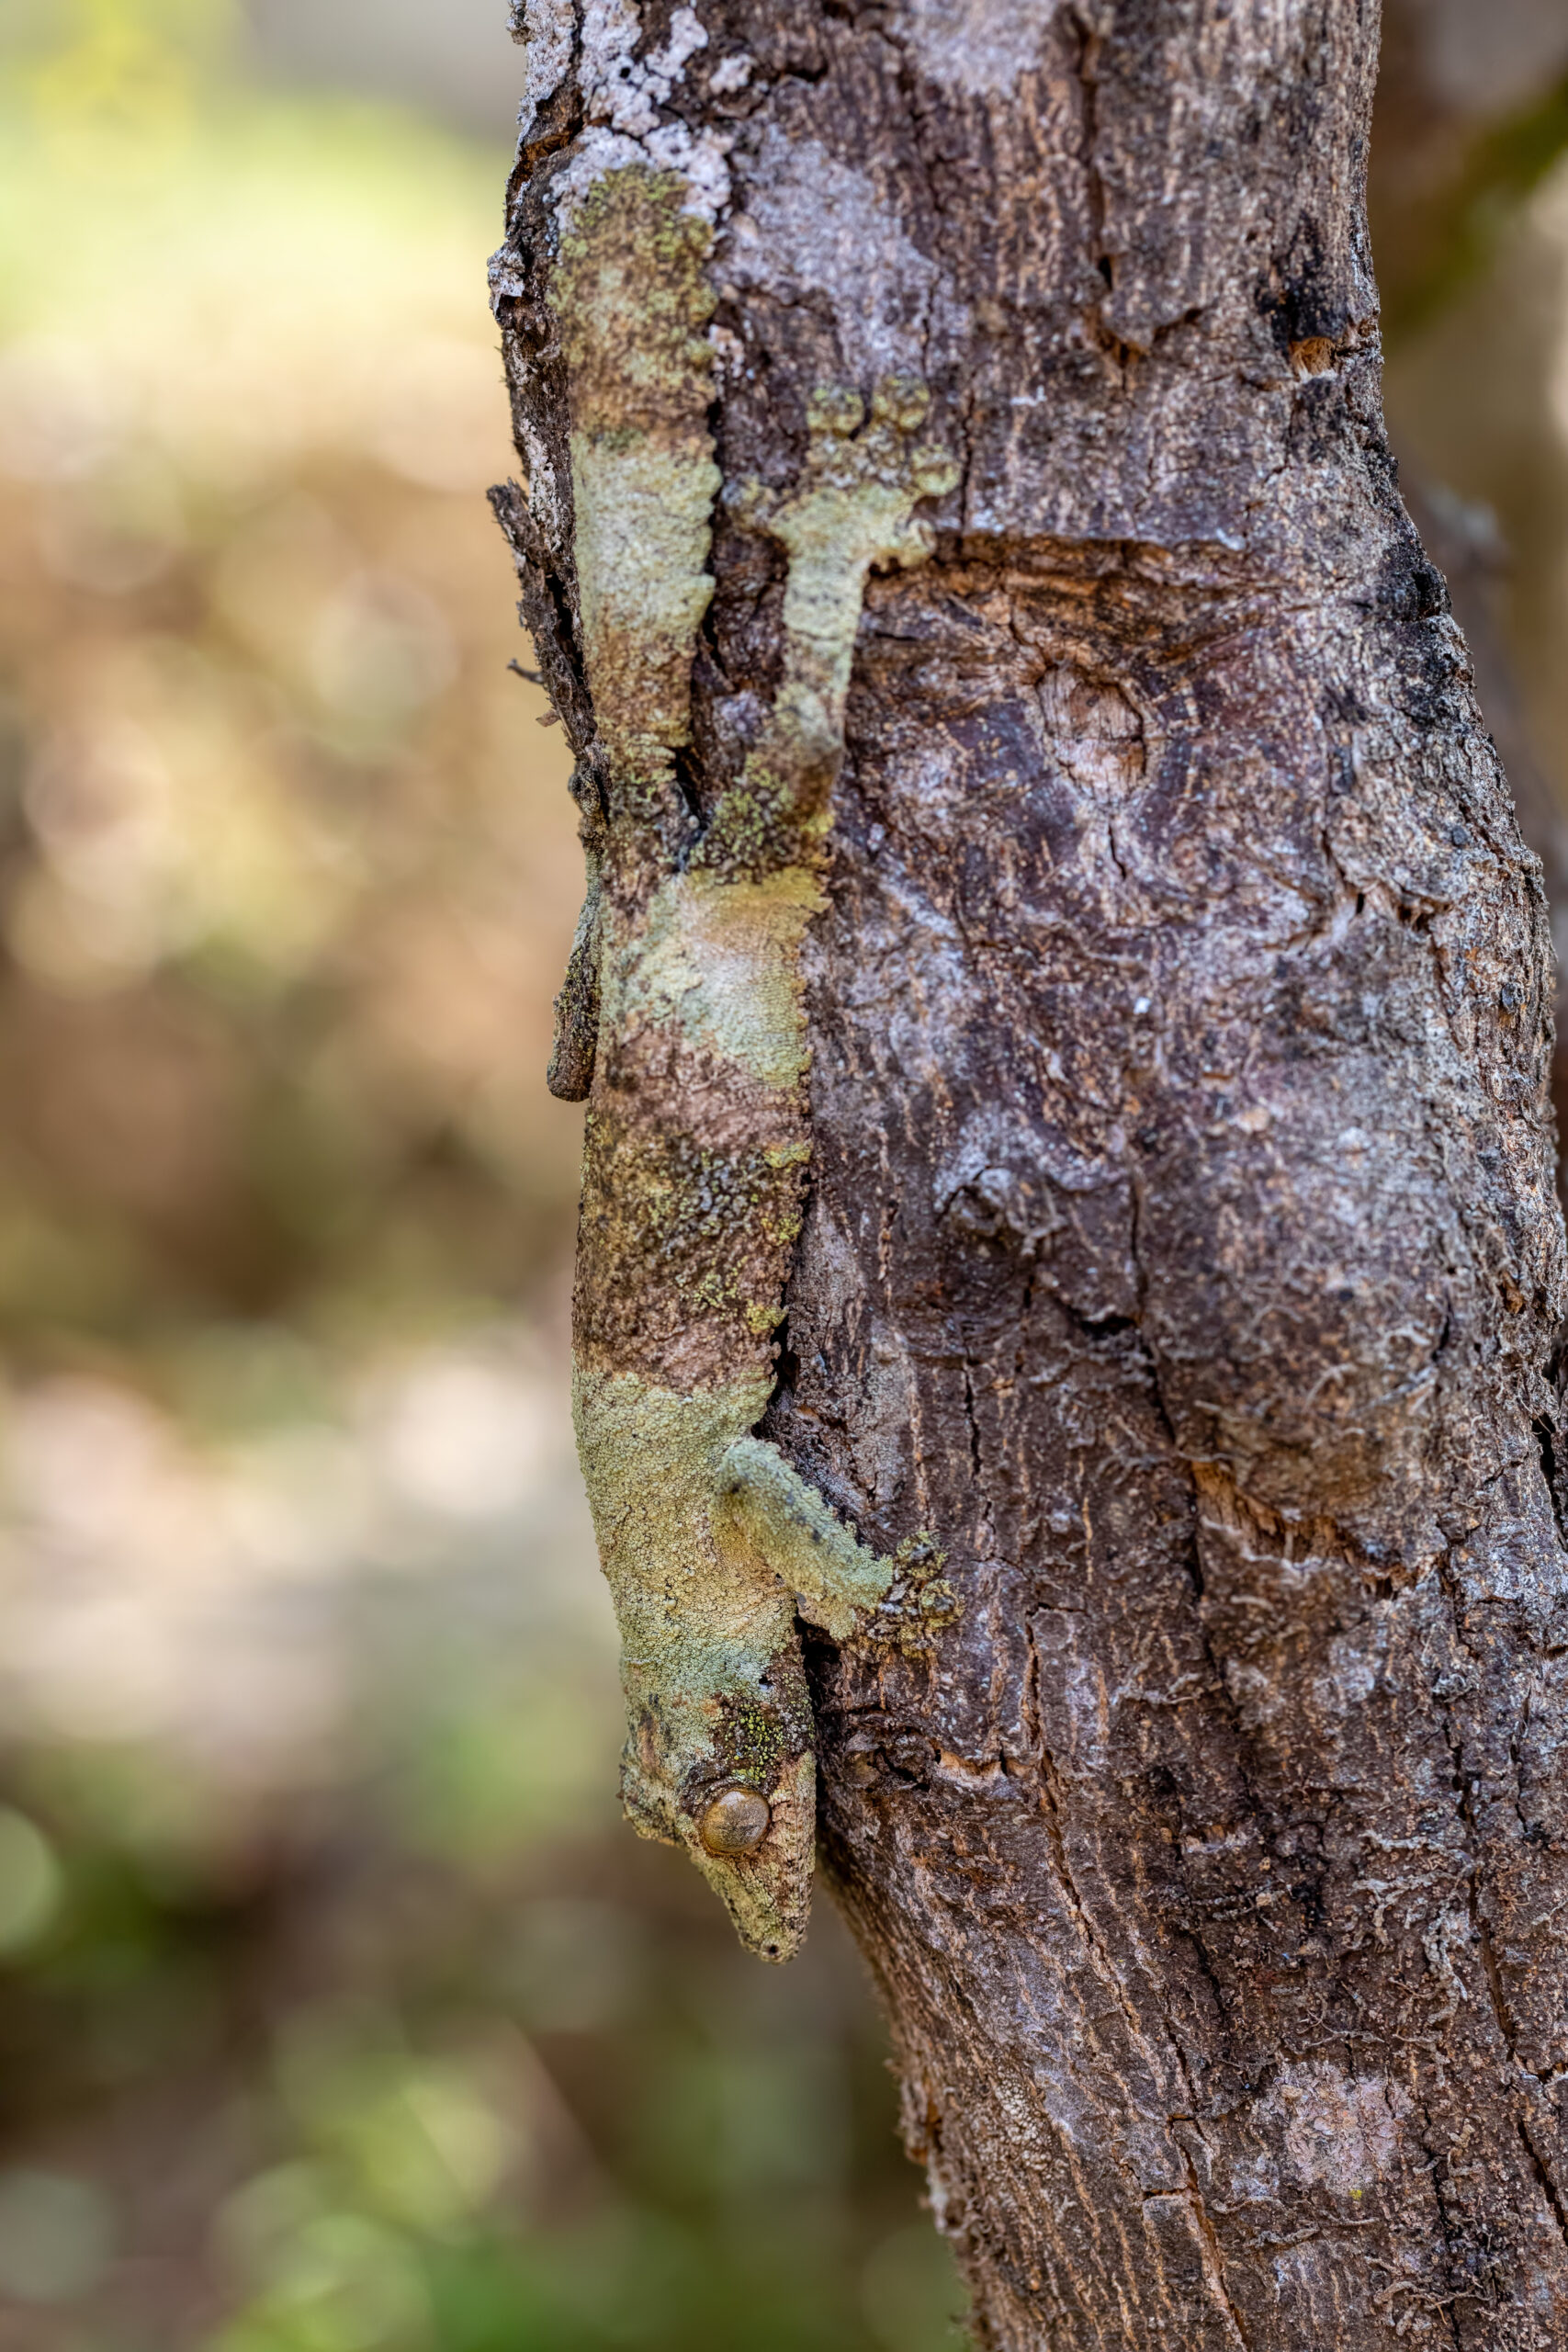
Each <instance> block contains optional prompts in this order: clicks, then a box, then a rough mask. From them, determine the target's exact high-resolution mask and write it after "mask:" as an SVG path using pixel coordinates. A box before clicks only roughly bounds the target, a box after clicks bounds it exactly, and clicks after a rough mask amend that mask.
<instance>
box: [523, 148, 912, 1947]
mask: <svg viewBox="0 0 1568 2352" xmlns="http://www.w3.org/2000/svg"><path fill="white" fill-rule="evenodd" d="M683 198H684V189H683V187H682V182H681V181H680V180H679V178H678V177H676V176H675V175H671V174H656V173H653V172H651V171H649V170H647V169H646V168H643V167H641V166H634V167H632V168H629V169H626V170H622V171H616V172H614V173H611V174H608V175H606V176H605V177H604V179H603V180H601V181H600V182H598V183H597V184H596V185H595V187H593V189H592V191H591V193H590V195H589V196H588V198H586V199H585V200H584V201H583V202H582V203H581V205H580V207H579V209H577V211H576V213H575V215H574V217H573V219H572V220H571V222H570V226H569V227H568V229H567V230H566V232H564V233H563V236H562V239H561V244H560V251H559V256H558V265H557V274H556V280H555V296H554V299H555V305H556V308H557V311H558V316H559V320H560V329H561V343H562V348H563V350H564V351H565V353H566V356H567V359H568V363H569V398H570V413H571V461H572V486H573V496H574V500H575V504H576V552H577V563H578V588H579V602H580V607H581V619H582V641H583V653H584V661H585V666H586V669H587V674H588V684H589V688H590V691H591V693H592V699H593V705H594V713H595V718H596V722H597V728H598V741H597V744H596V746H595V747H594V752H595V759H596V762H597V771H596V772H597V773H598V774H599V775H601V776H602V778H603V786H602V797H601V799H600V801H599V803H598V804H597V805H596V806H594V807H592V808H591V809H588V811H587V812H586V817H585V838H586V839H587V841H588V845H589V850H590V861H591V874H590V900H589V905H588V907H587V908H586V909H585V910H584V920H583V922H582V924H581V926H580V932H579V939H578V944H577V948H576V950H575V951H574V956H573V966H572V971H571V974H570V976H569V982H568V987H567V989H565V990H563V996H562V1007H563V1023H564V1026H563V1035H562V1041H561V1042H560V1043H559V1044H558V1051H557V1059H556V1065H555V1066H554V1069H553V1072H552V1082H555V1080H556V1078H557V1077H558V1076H559V1077H560V1078H561V1079H562V1080H563V1081H568V1082H563V1083H562V1084H561V1087H560V1091H580V1092H581V1091H587V1090H588V1087H589V1082H590V1081H589V1073H590V1071H592V1091H591V1096H590V1110H589V1119H588V1136H587V1149H586V1162H585V1168H584V1178H583V1210H582V1222H581V1235H580V1243H579V1256H578V1283H577V1295H576V1310H575V1323H576V1357H577V1370H576V1383H575V1414H576V1423H577V1432H578V1442H579V1448H580V1452H581V1460H582V1467H583V1475H584V1477H585V1480H586V1482H587V1487H588V1493H589V1499H590V1502H591V1504H592V1510H593V1517H594V1524H595V1528H596V1531H597V1534H598V1539H599V1547H600V1555H601V1557H602V1559H603V1562H604V1571H605V1574H606V1576H607V1577H608V1579H609V1582H610V1587H611V1589H612V1592H613V1593H614V1596H615V1608H616V1613H617V1617H618V1619H619V1623H620V1627H621V1634H622V1641H623V1673H624V1679H625V1686H626V1702H627V1711H628V1716H629V1723H630V1735H629V1738H628V1741H627V1747H626V1764H625V1773H624V1781H623V1788H624V1794H625V1800H626V1808H627V1811H628V1812H629V1814H630V1815H631V1816H632V1818H633V1820H634V1821H635V1822H636V1824H637V1827H638V1828H639V1829H641V1830H643V1831H644V1832H645V1833H646V1834H647V1835H649V1836H652V1837H660V1838H670V1839H672V1840H674V1841H676V1842H678V1843H680V1844H682V1845H684V1846H685V1847H686V1849H687V1850H688V1851H689V1852H690V1853H691V1854H692V1856H693V1858H694V1860H695V1861H696V1862H697V1864H698V1867H699V1868H700V1869H701V1870H702V1871H703V1872H704V1874H705V1877H706V1878H707V1879H708V1880H709V1881H710V1883H712V1884H713V1885H714V1887H715V1888H716V1890H717V1892H718V1893H719V1894H721V1895H722V1897H723V1899H724V1901H725V1902H726V1903H727V1904H728V1907H729V1910H730V1913H731V1916H732V1917H733V1918H734V1920H735V1923H736V1926H737V1928H739V1932H740V1935H741V1936H742V1938H743V1939H744V1940H745V1941H746V1942H747V1943H748V1944H749V1945H750V1947H751V1948H752V1949H753V1950H754V1951H759V1952H761V1954H762V1955H763V1956H764V1957H766V1958H769V1959H773V1960H783V1959H787V1958H788V1957H789V1956H790V1954H791V1953H792V1952H793V1951H795V1949H796V1948H797V1946H798V1944H799V1941H800V1939H801V1936H802V1934H803V1933H804V1931H805V1927H806V1919H807V1909H808V1906H809V1901H810V1888H811V1869H812V1846H813V1835H814V1826H815V1784H814V1765H813V1760H812V1753H811V1715H810V1706H809V1702H808V1699H807V1691H806V1684H805V1678H804V1673H803V1669H802V1665H801V1656H800V1642H799V1634H798V1629H797V1617H804V1618H806V1619H807V1620H808V1621H809V1622H811V1623H814V1624H817V1625H819V1626H821V1627H822V1628H823V1629H824V1630H825V1631H826V1632H827V1633H828V1634H830V1635H831V1636H832V1637H833V1638H834V1639H836V1640H839V1641H844V1640H847V1639H849V1638H850V1637H851V1636H852V1634H855V1633H856V1632H857V1631H860V1630H863V1629H864V1628H865V1627H866V1626H867V1625H868V1624H869V1623H873V1622H877V1623H880V1624H881V1626H882V1628H883V1629H884V1630H885V1631H886V1632H887V1633H889V1634H893V1635H894V1636H895V1637H897V1638H900V1639H903V1640H905V1641H908V1640H910V1639H920V1640H929V1638H930V1632H931V1627H932V1626H933V1625H935V1624H936V1623H940V1622H942V1616H943V1615H944V1614H951V1597H950V1596H947V1595H946V1589H945V1587H942V1588H937V1587H935V1586H933V1585H932V1584H931V1581H930V1577H931V1566H929V1565H926V1566H914V1567H911V1566H910V1564H909V1562H907V1561H905V1560H904V1559H903V1558H902V1557H900V1559H898V1560H897V1561H894V1560H886V1559H882V1558H879V1557H878V1556H877V1555H875V1554H874V1553H873V1552H871V1551H869V1550H867V1549H866V1548H865V1546H864V1545H863V1544H860V1543H858V1542H857V1541H856V1539H855V1538H854V1536H853V1535H852V1533H850V1532H849V1531H848V1530H847V1529H846V1528H845V1527H844V1526H843V1525H842V1524H841V1522H840V1521H839V1520H838V1519H837V1518H836V1517H835V1516H834V1514H833V1512H832V1511H831V1510H829V1508H828V1506H827V1504H826V1503H825V1502H824V1501H823V1499H822V1498H821V1497H820V1496H819V1495H818V1493H817V1492H816V1491H815V1490H814V1489H813V1488H812V1487H810V1486H808V1485H807V1482H806V1481H805V1480H804V1479H802V1478H801V1477H800V1476H799V1475H798V1473H797V1472H796V1471H795V1470H794V1469H793V1468H792V1467H791V1465H790V1464H788V1463H787V1462H786V1461H785V1460H784V1456H783V1455H782V1454H781V1453H779V1452H778V1451H777V1449H776V1448H775V1447H773V1446H771V1445H768V1444H766V1443H764V1442H761V1440H759V1439H758V1438H756V1437H754V1436H753V1435H751V1434H750V1432H751V1431H752V1430H753V1429H754V1428H755V1425H756V1423H757V1421H758V1419H760V1417H761V1413H762V1411H763V1409H764V1408H765V1406H766V1404H767V1401H768V1397H769V1395H770V1392H771V1390H772V1386H773V1345H772V1334H773V1331H774V1329H776V1326H777V1324H778V1322H779V1320H780V1317H781V1315H782V1312H783V1296H784V1283H785V1281H786V1279H787V1276H788V1272H789V1267H790V1263H791V1260H792V1257H793V1253H794V1249H795V1241H796V1238H797V1236H798V1232H799V1225H800V1215H801V1206H802V1201H803V1194H804V1186H805V1180H806V1174H807V1163H808V1160H809V1157H810V1134H809V1125H808V1108H807V1039H806V1023H805V1016H804V1012H803V1010H802V1005H801V980H800V955H801V946H802V942H803V939H804V936H805V932H806V928H807V924H808V923H809V922H810V921H811V919H812V917H813V916H814V915H815V914H816V913H818V911H819V910H821V908H822V907H823V905H824V904H825V900H824V899H823V896H822V889H821V879H820V869H821V865H822V858H823V849H824V843H825V840H826V836H827V833H828V831H829V826H830V823H831V795H832V789H833V784H834V781H835V779H836V776H837V774H838V770H839V766H840V761H841V758H842V752H843V727H844V705H845V698H846V695H847V693H848V689H849V681H850V670H851V664H852V658H853V650H854V641H855V636H856V632H857V629H858V627H859V621H860V612H861V602H862V597H863V592H864V586H865V581H866V577H867V574H868V572H869V571H870V570H871V567H872V566H873V565H874V564H908V563H913V562H917V561H919V560H920V559H921V558H922V557H923V556H924V554H925V553H926V551H927V546H928V540H927V537H926V534H925V533H924V531H923V530H922V528H921V527H920V526H918V525H916V524H915V523H914V522H913V521H912V519H911V515H912V509H913V506H914V504H915V503H916V502H917V501H918V500H919V498H921V497H923V496H927V495H931V494H932V493H934V492H940V491H942V490H945V489H947V488H948V487H950V486H951V484H952V482H953V479H954V469H953V468H952V466H951V465H950V464H949V462H948V461H947V460H946V459H945V458H943V457H942V456H941V454H940V453H938V452H935V451H932V450H930V449H922V448H920V447H917V446H915V445H914V443H913V440H912V436H913V435H914V433H915V432H916V430H917V429H918V427H919V424H920V423H921V421H922V420H923V418H924V415H925V412H926V399H925V395H924V393H923V391H922V390H920V388H919V387H918V386H915V385H911V384H908V383H907V382H903V381H891V382H888V383H886V384H884V385H883V386H881V387H879V389H878V391H877V394H876V396H875V399H874V403H873V407H872V412H871V415H870V418H869V420H868V419H867V417H866V413H865V409H864V404H863V401H862V400H861V399H860V397H859V395H858V394H856V393H854V392H846V391H843V390H832V391H829V392H825V393H823V394H821V395H820V396H819V397H818V400H817V401H816V402H815V403H814V404H813V409H812V413H811V417H810V427H811V432H810V446H809V450H808V454H807V461H806V464H805V467H804V469H803V470H802V475H801V479H800V481H799V483H798V484H797V486H796V487H795V490H794V491H793V492H789V493H787V494H785V495H784V496H782V497H780V496H774V495H771V494H769V493H766V492H762V491H761V490H760V489H758V488H756V487H755V486H743V487H742V488H741V489H740V490H739V492H736V493H734V494H733V496H732V499H731V506H732V511H733V513H734V514H735V515H736V516H737V518H738V519H739V521H740V522H741V523H742V524H743V525H744V526H749V527H753V528H756V529H760V530H766V531H768V532H769V533H771V534H772V535H773V537H775V538H777V539H778V540H779V541H780V542H781V544H782V545H783V546H784V548H785V549H786V550H787V552H788V555H789V576H788V582H787V585H786V590H785V596H784V664H783V679H782V683H781V685H780V688H779V691H778V694H777V695H776V697H775V701H774V706H773V714H772V718H771V721H770V723H769V725H768V726H767V727H766V728H765V729H763V732H762V735H761V739H760V741H758V743H757V744H756V746H755V747H754V748H753V750H752V752H751V754H750V758H749V759H748V761H747V763H746V766H745V769H744V771H743V773H742V775H741V776H740V777H739V781H738V782H737V783H736V784H735V785H734V786H732V787H731V788H730V789H729V790H728V792H727V793H726V795H725V796H724V797H723V798H722V799H721V801H720V803H719V806H718V808H717V809H716V811H715V814H714V816H713V820H712V821H711V823H710V824H709V825H708V827H707V828H706V830H705V831H698V829H697V827H696V824H695V820H694V819H693V818H692V816H691V813H690V811H689V809H686V807H685V805H684V803H683V802H682V799H681V797H680V795H679V794H678V792H677V791H676V788H675V754H676V752H678V751H679V750H680V749H681V748H682V746H683V745H684V744H685V742H686V741H687V740H688V736H689V727H690V678H691V664H692V659H693V655H694V650H695V644H696V635H697V630H698V628H699V627H700V625H701V621H702V616H703V614H704V612H705V608H706V605H707V601H708V598H709V596H710V594H711V593H712V584H713V583H712V580H711V578H710V576H709V574H708V572H707V570H706V564H707V557H708V549H709V539H710V531H711V521H712V513H713V502H714V499H715V496H716V492H717V491H718V488H719V478H718V474H717V470H716V467H715V466H714V463H713V450H712V442H711V436H710V435H709V431H708V423H707V413H708V404H709V401H710V399H711V396H712V388H711V382H710V361H709V356H708V348H707V345H706V343H705V341H703V340H702V339H701V337H700V334H699V329H700V327H701V326H702V324H703V323H704V322H705V320H706V318H707V317H708V315H709V312H710V311H711V308H712V298H711V295H710V294H709V292H708V288H707V283H706V277H705V264H706V260H707V254H708V241H709V232H707V231H706V229H705V227H704V226H703V224H702V222H701V221H700V220H694V219H693V218H692V217H691V216H689V215H688V214H686V213H685V212H683V211H682V202H683ZM593 1023H596V1028H594V1027H593V1026H592V1025H591V1024H593ZM917 1548H920V1547H917ZM930 1550H931V1547H930V1545H929V1544H926V1545H925V1546H924V1547H923V1549H922V1550H921V1558H922V1560H924V1559H925V1555H927V1554H929V1552H930ZM922 1583H923V1585H924V1590H923V1592H922V1593H919V1595H918V1597H917V1596H915V1595H914V1592H913V1589H914V1588H915V1587H917V1586H919V1585H921V1584H922ZM907 1595H908V1596H909V1597H910V1600H911V1605H910V1606H908V1607H906V1606H905V1600H906V1596H907ZM916 1629H919V1630H918V1631H917V1630H916ZM737 1784H739V1785H741V1786H745V1787H748V1788H751V1789H754V1790H756V1791H757V1792H759V1793H760V1794H761V1795H763V1796H764V1797H766V1799H767V1800H768V1804H769V1806H770V1808H771V1820H770V1825H769V1828H768V1832H767V1835H766V1837H765V1838H764V1840H763V1843H762V1845H761V1848H760V1849H759V1850H758V1851H757V1852H756V1853H754V1854H751V1855H742V1856H728V1857H724V1858H718V1857H715V1856H713V1855H710V1854H709V1853H707V1851H706V1850H705V1848H704V1847H703V1844H702V1841H701V1838H700V1835H699V1832H698V1823H699V1821H700V1819H701V1817H702V1815H703V1812H704V1810H705V1807H706V1806H707V1804H710V1803H711V1802H712V1799H713V1797H714V1795H715V1794H716V1792H717V1791H718V1790H720V1789H722V1788H725V1787H728V1786H734V1785H737Z"/></svg>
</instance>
